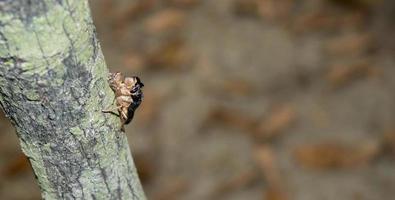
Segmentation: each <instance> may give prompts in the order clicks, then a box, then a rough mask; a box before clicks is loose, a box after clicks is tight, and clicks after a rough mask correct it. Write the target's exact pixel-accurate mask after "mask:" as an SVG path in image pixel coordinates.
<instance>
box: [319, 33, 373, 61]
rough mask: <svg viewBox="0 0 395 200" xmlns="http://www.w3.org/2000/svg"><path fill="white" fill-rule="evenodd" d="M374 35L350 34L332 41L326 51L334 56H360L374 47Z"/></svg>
mask: <svg viewBox="0 0 395 200" xmlns="http://www.w3.org/2000/svg"><path fill="white" fill-rule="evenodd" d="M372 39H373V37H372V35H371V34H369V33H363V34H349V35H345V36H341V37H337V38H334V39H332V40H330V41H329V42H328V43H327V45H326V49H327V51H328V53H330V54H331V55H334V56H337V57H338V56H350V55H360V54H362V53H366V52H368V51H369V50H370V49H371V47H372Z"/></svg>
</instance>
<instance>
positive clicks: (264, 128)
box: [254, 105, 296, 139]
mask: <svg viewBox="0 0 395 200" xmlns="http://www.w3.org/2000/svg"><path fill="white" fill-rule="evenodd" d="M295 119H296V112H295V110H294V108H293V107H292V106H290V105H281V106H277V107H274V108H273V109H272V111H271V112H270V114H269V115H268V117H267V118H265V119H264V120H262V121H261V122H259V123H258V125H257V127H256V129H255V131H254V135H256V136H258V137H259V138H263V139H270V138H273V137H275V136H276V135H279V134H280V133H282V132H283V131H285V130H286V129H287V128H289V127H290V126H291V125H292V123H293V122H294V121H295Z"/></svg>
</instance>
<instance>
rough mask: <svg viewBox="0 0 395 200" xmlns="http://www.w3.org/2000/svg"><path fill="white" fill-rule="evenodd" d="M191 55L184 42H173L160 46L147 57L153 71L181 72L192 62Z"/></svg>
mask: <svg viewBox="0 0 395 200" xmlns="http://www.w3.org/2000/svg"><path fill="white" fill-rule="evenodd" d="M190 58H191V54H190V52H189V50H188V48H187V47H186V45H185V44H184V41H182V40H179V39H177V40H172V41H168V42H166V43H165V44H163V45H161V46H159V47H158V48H157V49H155V50H154V51H153V52H151V53H150V54H149V55H148V56H147V60H146V61H147V64H148V67H150V68H151V69H168V70H174V71H179V70H181V69H182V67H183V66H185V65H187V64H188V63H189V61H190Z"/></svg>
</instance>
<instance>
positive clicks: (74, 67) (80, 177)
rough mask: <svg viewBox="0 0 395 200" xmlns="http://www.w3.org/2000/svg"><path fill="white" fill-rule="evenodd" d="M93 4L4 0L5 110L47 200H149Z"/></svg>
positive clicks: (1, 100)
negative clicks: (113, 110) (118, 108)
mask: <svg viewBox="0 0 395 200" xmlns="http://www.w3.org/2000/svg"><path fill="white" fill-rule="evenodd" d="M107 74H108V69H107V67H106V64H105V61H104V58H103V55H102V52H101V49H100V46H99V43H98V40H97V38H96V33H95V28H94V25H93V23H92V19H91V16H90V11H89V7H88V1H87V0H1V1H0V104H1V107H2V108H3V110H4V112H5V114H6V115H7V117H8V118H10V120H11V122H12V123H13V125H14V126H15V128H16V131H17V135H18V137H19V139H20V143H21V148H22V150H23V152H24V153H25V154H26V156H27V157H28V158H29V160H30V163H31V165H32V167H33V170H34V173H35V175H36V178H37V180H38V183H39V186H40V188H41V192H42V197H43V198H44V199H139V200H140V199H145V196H144V193H143V190H142V188H141V185H140V182H139V179H138V176H137V173H136V169H135V166H134V163H133V160H132V156H131V153H130V149H129V146H128V142H127V138H126V136H125V134H124V133H123V132H121V131H120V120H119V118H117V117H116V116H114V115H111V114H106V113H102V112H101V110H102V109H105V108H107V107H109V106H110V105H112V103H113V99H114V94H113V92H112V90H111V89H110V87H109V86H108V83H107Z"/></svg>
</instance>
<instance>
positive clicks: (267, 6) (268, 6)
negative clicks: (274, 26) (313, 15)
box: [258, 0, 294, 21]
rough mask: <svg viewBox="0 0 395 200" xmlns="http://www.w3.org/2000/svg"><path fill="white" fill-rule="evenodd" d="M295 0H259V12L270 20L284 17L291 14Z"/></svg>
mask: <svg viewBox="0 0 395 200" xmlns="http://www.w3.org/2000/svg"><path fill="white" fill-rule="evenodd" d="M293 4H294V1H293V0H258V9H259V14H260V15H261V16H262V17H263V18H265V19H268V20H271V21H272V20H276V19H284V18H287V17H288V16H289V15H290V12H291V8H292V6H293Z"/></svg>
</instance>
